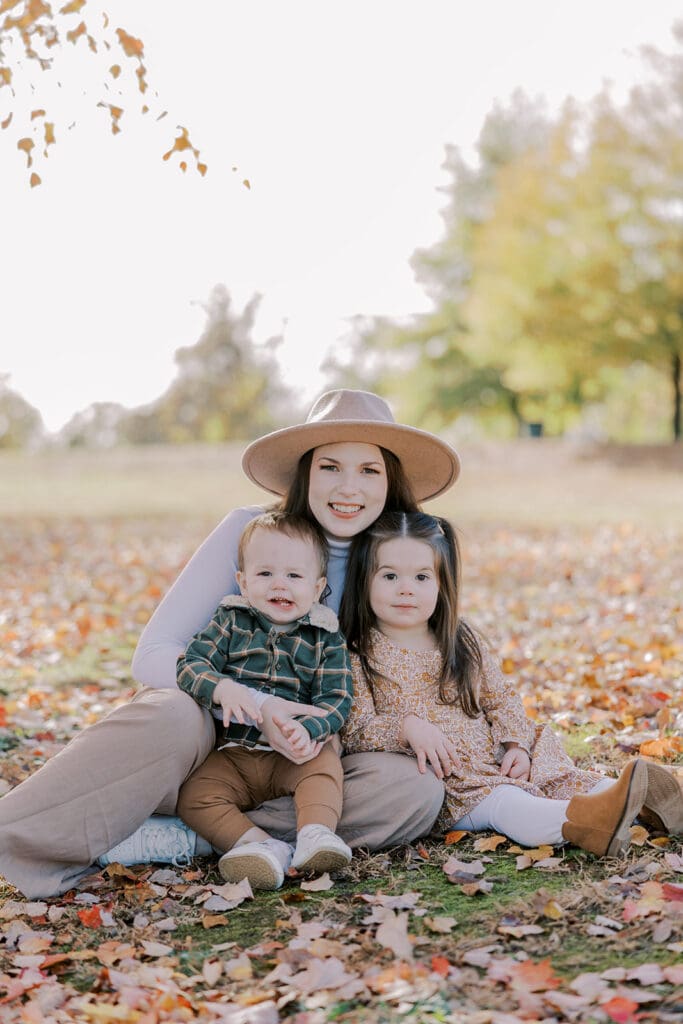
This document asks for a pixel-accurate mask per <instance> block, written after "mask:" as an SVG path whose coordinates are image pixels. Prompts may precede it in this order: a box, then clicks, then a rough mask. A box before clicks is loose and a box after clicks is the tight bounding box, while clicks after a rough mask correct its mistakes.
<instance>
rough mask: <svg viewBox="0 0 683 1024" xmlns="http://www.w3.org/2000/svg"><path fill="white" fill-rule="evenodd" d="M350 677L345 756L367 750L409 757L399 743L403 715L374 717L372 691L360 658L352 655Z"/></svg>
mask: <svg viewBox="0 0 683 1024" xmlns="http://www.w3.org/2000/svg"><path fill="white" fill-rule="evenodd" d="M351 670H352V673H353V704H352V706H351V713H350V715H349V717H348V718H347V720H346V723H345V725H344V726H343V728H342V731H341V741H342V746H343V747H344V751H345V753H347V754H358V753H361V752H363V751H368V750H388V751H400V752H401V753H403V754H408V753H410V750H408V749H407V748H406V747H404V746H402V745H401V741H400V739H399V736H400V732H401V725H402V724H403V719H404V717H405V713H404V712H402V711H401V712H395V713H393V714H381V715H379V714H377V710H376V708H375V702H374V700H373V698H372V691H371V689H370V687H369V685H368V681H367V679H366V678H365V674H364V673H363V670H362V668H361V664H360V658H359V657H358V656H357V655H356V654H352V655H351Z"/></svg>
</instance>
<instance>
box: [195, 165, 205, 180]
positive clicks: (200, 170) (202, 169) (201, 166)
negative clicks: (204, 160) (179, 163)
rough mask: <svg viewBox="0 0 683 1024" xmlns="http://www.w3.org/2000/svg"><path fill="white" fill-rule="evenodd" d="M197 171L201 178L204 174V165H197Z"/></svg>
mask: <svg viewBox="0 0 683 1024" xmlns="http://www.w3.org/2000/svg"><path fill="white" fill-rule="evenodd" d="M197 170H198V171H199V173H200V174H201V176H202V178H203V177H204V175H205V174H206V164H197Z"/></svg>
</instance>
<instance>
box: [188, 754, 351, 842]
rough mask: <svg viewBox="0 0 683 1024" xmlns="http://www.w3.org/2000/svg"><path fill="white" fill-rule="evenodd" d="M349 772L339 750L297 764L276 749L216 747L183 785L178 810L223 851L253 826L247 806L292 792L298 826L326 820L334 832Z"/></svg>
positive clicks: (255, 805)
mask: <svg viewBox="0 0 683 1024" xmlns="http://www.w3.org/2000/svg"><path fill="white" fill-rule="evenodd" d="M343 777H344V772H343V770H342V766H341V761H340V760H339V757H338V755H337V754H335V752H334V750H332V748H331V747H330V746H329V745H327V746H324V747H323V749H322V750H321V751H320V753H319V754H318V756H317V757H314V758H313V759H312V760H310V761H307V762H306V763H305V764H294V763H293V762H292V761H289V760H288V759H287V758H286V757H283V756H282V754H278V753H276V752H275V751H274V750H257V749H254V748H247V747H224V748H223V749H222V750H214V751H213V753H211V754H209V756H208V757H207V759H206V761H205V762H204V764H203V765H201V766H200V767H199V768H197V770H196V771H195V772H194V773H193V774H192V775H191V776H190V778H189V779H188V780H187V782H186V783H185V785H184V786H183V787H182V789H181V790H180V795H179V797H178V814H179V815H180V816H181V818H182V819H183V821H186V822H187V824H188V825H190V827H191V828H193V829H194V830H195V832H198V833H199V835H200V836H204V838H205V839H208V840H209V842H210V843H211V844H212V845H213V846H214V847H215V849H217V850H220V851H222V852H224V851H225V850H230V849H232V847H233V846H234V845H235V843H236V842H237V840H238V839H239V838H240V837H241V836H243V835H244V833H245V832H247V831H248V830H249V829H251V828H253V827H254V826H253V825H252V823H251V821H250V820H249V818H247V817H246V815H245V814H243V813H242V812H243V811H250V810H253V809H254V808H255V807H258V806H259V804H262V803H264V801H266V800H270V799H273V798H275V797H279V796H290V795H291V796H292V797H293V798H294V806H295V808H296V827H297V830H299V829H300V828H303V826H304V825H327V827H328V828H330V829H332V831H333V832H334V831H335V829H336V827H337V822H338V821H339V816H340V814H341V807H342V787H343Z"/></svg>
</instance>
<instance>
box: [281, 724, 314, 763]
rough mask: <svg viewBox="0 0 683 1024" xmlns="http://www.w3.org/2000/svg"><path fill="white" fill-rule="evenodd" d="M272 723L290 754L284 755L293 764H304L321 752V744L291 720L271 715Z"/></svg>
mask: <svg viewBox="0 0 683 1024" xmlns="http://www.w3.org/2000/svg"><path fill="white" fill-rule="evenodd" d="M273 723H274V725H276V726H277V728H278V729H279V730H280V732H281V733H282V735H283V737H284V740H285V743H286V744H287V746H288V748H289V750H290V751H291V753H287V754H285V757H288V758H289V760H290V761H293V762H294V764H305V763H306V761H310V760H312V758H314V757H317V756H318V754H319V753H320V751H321V750H322V746H323V745H322V743H321V742H320V741H319V740H317V741H316V740H314V739H313V738H312V737H311V734H310V733H309V731H308V729H306V728H304V726H303V725H302V724H301V722H297V721H296V720H295V719H293V718H287V719H284V720H283V719H281V718H277V717H276V716H275V715H273Z"/></svg>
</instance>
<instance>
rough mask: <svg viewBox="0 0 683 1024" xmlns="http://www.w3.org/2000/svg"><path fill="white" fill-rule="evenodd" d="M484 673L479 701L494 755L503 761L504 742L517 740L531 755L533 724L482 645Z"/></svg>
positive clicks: (494, 660) (488, 652) (517, 696)
mask: <svg viewBox="0 0 683 1024" xmlns="http://www.w3.org/2000/svg"><path fill="white" fill-rule="evenodd" d="M481 653H482V661H483V673H482V680H481V689H480V692H479V704H480V706H481V710H482V712H483V713H484V716H485V717H486V720H487V722H488V723H489V725H490V727H491V734H492V736H493V743H494V749H495V756H496V760H497V761H498V762H500V761H502V759H503V755H504V753H505V747H504V746H503V744H505V743H519V745H520V747H523V748H524V750H526V752H527V754H529V755H530V756H531V751H532V747H533V741H534V724H533V722H532V721H531V719H530V718H527V716H526V713H525V711H524V705H523V704H522V701H521V699H520V697H519V695H518V694H517V693H515V691H514V690H513V688H512V686H511V685H510V682H509V681H508V680H507V679H506V678H505V676H504V675H503V673H502V672H501V669H500V666H499V664H498V662H497V660H496V659H495V658H493V657H492V655H491V653H490V651H488V650H487V649H486V648H485V647H482V652H481Z"/></svg>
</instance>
